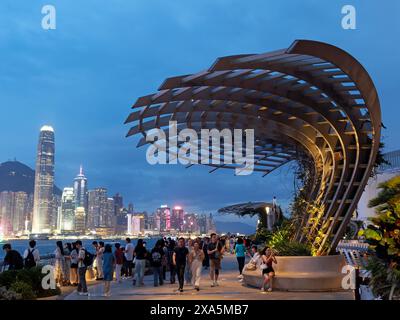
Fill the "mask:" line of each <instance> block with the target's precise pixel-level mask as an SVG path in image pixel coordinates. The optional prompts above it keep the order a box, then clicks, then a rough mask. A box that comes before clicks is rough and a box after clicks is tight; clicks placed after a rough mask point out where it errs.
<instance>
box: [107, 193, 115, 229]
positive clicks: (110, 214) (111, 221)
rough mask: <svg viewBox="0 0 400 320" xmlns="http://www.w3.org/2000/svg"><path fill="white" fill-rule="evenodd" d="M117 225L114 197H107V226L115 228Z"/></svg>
mask: <svg viewBox="0 0 400 320" xmlns="http://www.w3.org/2000/svg"><path fill="white" fill-rule="evenodd" d="M115 225H116V216H115V203H114V198H107V218H106V227H108V228H114V227H115Z"/></svg>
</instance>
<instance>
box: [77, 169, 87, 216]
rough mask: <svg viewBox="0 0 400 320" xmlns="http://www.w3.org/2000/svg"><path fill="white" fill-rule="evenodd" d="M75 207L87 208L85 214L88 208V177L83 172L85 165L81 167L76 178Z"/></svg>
mask: <svg viewBox="0 0 400 320" xmlns="http://www.w3.org/2000/svg"><path fill="white" fill-rule="evenodd" d="M74 194H75V207H76V208H78V207H81V208H85V214H87V210H88V189H87V178H86V177H85V175H84V173H83V167H82V166H81V167H80V169H79V174H78V175H77V176H76V178H75V180H74Z"/></svg>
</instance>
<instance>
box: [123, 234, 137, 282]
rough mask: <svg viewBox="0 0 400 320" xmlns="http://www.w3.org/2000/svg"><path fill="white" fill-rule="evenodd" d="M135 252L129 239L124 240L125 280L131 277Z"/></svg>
mask: <svg viewBox="0 0 400 320" xmlns="http://www.w3.org/2000/svg"><path fill="white" fill-rule="evenodd" d="M134 250H135V248H134V246H133V244H132V243H131V239H130V238H126V245H125V258H126V266H125V268H126V270H125V271H126V273H125V276H126V277H127V278H130V277H132V268H133V251H134Z"/></svg>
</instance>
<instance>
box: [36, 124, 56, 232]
mask: <svg viewBox="0 0 400 320" xmlns="http://www.w3.org/2000/svg"><path fill="white" fill-rule="evenodd" d="M54 154H55V142H54V130H53V128H52V127H50V126H43V127H42V128H41V129H40V134H39V143H38V147H37V158H36V172H35V191H34V201H33V202H34V204H33V221H32V232H33V233H49V232H51V225H50V224H51V217H52V210H53V186H54Z"/></svg>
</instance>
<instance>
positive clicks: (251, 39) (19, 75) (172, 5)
mask: <svg viewBox="0 0 400 320" xmlns="http://www.w3.org/2000/svg"><path fill="white" fill-rule="evenodd" d="M46 4H52V5H54V6H55V8H56V10H57V16H56V18H57V20H56V21H57V28H56V30H43V29H42V27H41V20H42V17H43V15H42V14H41V9H42V7H43V6H44V5H46ZM346 4H351V5H354V6H355V8H356V10H357V29H356V30H344V29H343V28H342V26H341V19H342V17H343V15H342V14H341V9H342V7H343V6H344V5H346ZM399 10H400V1H398V0H386V1H375V0H362V1H354V0H350V1H326V0H325V1H322V0H309V1H294V0H279V1H268V0H259V1H256V0H250V1H243V0H236V1H235V0H196V1H192V0H134V1H128V0H114V1H109V0H53V1H38V0H29V1H27V0H2V1H1V3H0V46H1V47H0V110H1V113H0V137H1V138H0V162H4V161H7V160H9V159H14V158H16V159H17V160H18V161H21V162H23V163H25V164H27V165H29V166H30V167H32V168H34V164H35V156H36V155H35V153H36V147H37V142H38V135H39V130H40V127H41V126H42V125H44V124H48V125H51V126H53V127H54V129H55V134H56V184H57V185H58V186H59V187H60V188H63V187H66V186H71V185H72V181H73V179H74V177H75V176H76V174H77V173H78V171H79V165H80V164H83V166H84V170H85V173H86V176H87V177H88V180H89V188H94V187H100V186H102V187H107V188H108V189H109V193H110V195H113V194H115V193H116V192H120V193H121V194H122V195H123V196H124V200H125V203H126V204H127V203H128V202H132V203H133V204H134V206H135V209H136V210H138V211H142V210H147V211H148V212H152V211H153V210H154V209H155V208H157V207H158V206H159V205H161V204H168V205H170V206H173V205H182V206H184V207H185V208H186V210H187V211H189V212H192V211H194V212H198V213H203V212H204V213H209V212H216V210H218V209H219V208H221V207H224V206H226V205H230V204H234V203H240V202H246V201H270V200H271V199H272V197H273V196H274V195H276V196H277V198H278V201H279V202H280V203H281V204H282V205H283V206H284V207H287V205H288V203H289V201H290V200H291V198H292V196H293V176H292V175H291V173H290V172H291V170H290V165H289V166H287V167H283V168H282V169H280V170H277V171H276V172H275V173H273V174H271V175H270V176H268V177H265V178H262V177H261V174H260V173H254V174H253V175H251V176H234V172H233V171H227V170H217V171H216V172H214V173H212V174H209V173H208V171H209V170H210V168H209V167H204V166H193V167H191V168H189V169H185V168H184V167H183V166H181V165H166V166H161V165H158V166H151V165H150V164H148V163H147V162H146V149H145V148H138V149H137V148H136V143H137V141H138V139H139V137H131V138H129V139H128V138H125V135H126V133H127V132H128V130H129V128H130V127H129V125H124V121H125V119H126V117H127V116H128V115H129V113H130V111H131V109H130V107H131V105H132V104H133V103H134V102H135V100H136V99H137V98H138V97H140V96H143V95H147V94H150V93H153V92H156V91H157V88H158V86H159V85H160V84H161V83H162V81H163V80H164V79H165V78H167V77H170V76H175V75H181V74H189V73H194V72H198V71H201V70H204V69H207V68H208V67H209V66H210V65H211V64H212V63H213V62H214V60H215V59H216V58H217V57H220V56H226V55H234V54H244V53H263V52H268V51H273V50H276V49H282V48H286V47H288V46H289V45H290V44H291V43H292V42H293V41H294V40H295V39H311V40H318V41H323V42H328V43H331V44H333V45H336V46H339V47H341V48H342V49H344V50H346V51H347V52H349V53H350V54H352V55H353V56H354V57H355V58H356V59H358V60H359V61H360V62H361V63H362V64H363V65H364V67H365V68H366V69H367V70H368V72H369V73H370V75H371V77H372V79H373V80H374V82H375V85H376V87H377V90H378V93H379V95H380V101H381V107H382V114H383V123H384V125H385V126H386V127H387V129H386V130H383V142H384V143H385V146H386V147H385V151H392V150H396V149H400V130H399V124H398V123H399V106H398V102H397V99H396V94H398V91H399V80H398V76H397V75H398V74H399V73H400V64H399V57H400V44H399V41H398V40H399V31H400V21H399V19H398V17H397V16H396V15H397V13H398V12H399ZM219 219H229V220H235V218H233V217H223V218H219ZM246 221H247V222H250V221H248V220H246Z"/></svg>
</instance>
